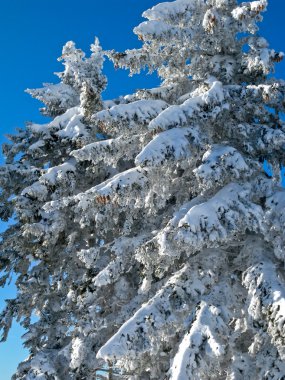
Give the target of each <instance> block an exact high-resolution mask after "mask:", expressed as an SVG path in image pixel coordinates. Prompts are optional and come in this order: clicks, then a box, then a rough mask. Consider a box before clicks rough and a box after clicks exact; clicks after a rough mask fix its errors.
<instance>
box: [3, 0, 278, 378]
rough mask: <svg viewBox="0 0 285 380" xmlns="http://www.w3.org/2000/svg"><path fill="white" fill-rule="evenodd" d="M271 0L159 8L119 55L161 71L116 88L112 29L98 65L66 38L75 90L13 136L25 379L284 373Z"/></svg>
mask: <svg viewBox="0 0 285 380" xmlns="http://www.w3.org/2000/svg"><path fill="white" fill-rule="evenodd" d="M266 6H267V2H266V0H260V1H253V2H244V3H238V2H237V1H236V0H176V1H172V2H165V3H161V4H158V5H157V6H155V7H154V8H152V9H150V10H148V11H146V12H145V13H144V17H146V18H147V19H148V21H146V22H143V23H142V24H140V25H139V26H138V27H137V28H135V33H136V34H137V35H138V36H139V38H140V39H141V40H142V48H141V49H135V50H127V51H126V52H124V53H118V52H115V51H110V52H107V55H108V56H109V57H110V58H111V59H112V60H113V61H114V63H115V65H116V66H117V67H124V68H128V69H130V71H131V74H133V73H139V72H140V70H141V69H144V68H147V69H148V70H149V71H150V72H151V71H153V70H157V72H158V74H159V75H160V77H161V78H162V84H161V86H160V87H158V88H155V89H149V90H140V91H138V92H136V93H135V94H132V95H128V96H125V97H124V98H120V99H119V100H115V101H111V102H110V101H106V102H102V101H101V91H102V89H103V88H104V85H105V80H103V79H102V78H103V77H102V74H101V67H102V55H101V54H102V52H101V50H100V48H99V47H98V45H96V46H97V48H96V49H95V48H94V49H95V50H96V54H97V52H98V56H97V57H98V59H97V58H96V59H95V60H94V64H95V66H93V61H92V64H91V63H90V64H91V66H92V69H90V66H89V61H88V60H83V56H82V52H80V51H77V50H76V49H75V48H74V45H73V44H71V43H68V44H67V45H66V47H65V48H64V59H65V60H66V66H65V68H66V70H65V72H64V74H62V76H61V79H62V81H63V84H65V85H68V86H70V87H71V88H72V89H73V90H74V91H75V92H76V94H79V97H77V100H76V104H72V106H73V105H74V106H76V107H74V108H71V109H67V110H66V112H65V113H64V114H63V115H61V116H58V117H56V118H55V119H54V120H53V121H52V122H51V123H49V124H47V125H45V126H35V125H30V126H28V127H27V129H26V130H24V131H21V132H20V133H19V134H18V135H17V136H14V137H12V141H13V144H12V145H10V146H9V147H6V148H5V152H6V155H7V164H6V166H4V167H3V168H2V173H3V175H2V183H1V184H2V189H3V190H2V194H1V197H2V198H1V200H2V207H1V210H3V212H2V214H1V215H2V218H3V219H5V218H6V219H7V218H8V217H10V216H12V215H13V213H14V212H15V219H16V221H17V223H16V224H15V225H13V226H11V227H10V228H9V229H8V230H7V232H5V233H4V235H3V240H2V243H1V245H2V247H1V248H2V255H1V266H2V267H1V268H2V269H3V271H4V273H5V274H4V277H3V280H2V282H3V284H4V283H5V281H6V280H7V278H8V277H7V278H6V277H5V276H9V273H10V272H11V271H14V272H15V273H16V274H17V275H18V279H17V286H18V295H17V298H16V299H15V300H10V301H8V304H7V308H6V310H5V311H4V312H3V314H2V322H1V324H2V327H3V329H4V330H3V331H4V338H5V337H6V335H7V333H8V330H9V327H10V325H11V321H12V319H13V318H17V319H19V320H22V323H23V325H24V327H26V328H27V334H26V335H25V337H24V338H25V342H26V345H27V347H29V348H30V351H31V355H30V357H29V359H28V360H27V361H25V362H24V363H22V364H21V365H20V366H19V368H18V372H17V374H16V375H15V376H14V379H22V380H24V379H25V380H31V379H38V378H41V379H46V380H56V379H57V380H58V379H78V380H79V379H95V378H96V372H97V371H96V369H97V368H98V367H101V368H103V369H104V368H107V367H110V368H112V367H113V366H114V367H116V370H114V376H115V373H116V371H120V372H121V374H120V375H119V378H128V379H130V380H148V379H155V380H162V379H170V380H187V379H191V380H195V379H197V380H198V379H199V380H200V379H219V380H220V379H226V380H244V379H256V380H259V379H274V380H281V379H282V378H283V377H284V374H285V362H284V360H285V350H284V342H285V328H284V326H285V324H284V321H285V319H284V318H285V314H284V313H285V290H284V280H283V276H284V258H285V256H284V253H285V252H284V242H285V235H284V227H285V225H284V224H285V213H284V206H285V193H284V190H283V189H282V188H281V186H280V165H281V164H283V163H284V147H285V124H284V121H282V118H281V113H282V112H284V111H285V101H284V96H285V82H284V81H281V80H276V79H274V78H272V77H270V78H269V77H268V74H271V73H272V72H273V70H274V63H275V62H279V61H280V60H281V59H282V58H283V54H282V53H277V52H275V51H274V50H271V49H269V47H268V44H267V42H266V40H265V39H264V38H262V37H260V36H259V35H258V28H257V25H256V23H257V22H259V21H261V20H262V16H261V14H262V12H263V11H265V10H266ZM90 59H91V58H90ZM86 61H88V63H86ZM82 62H83V63H82ZM78 67H80V69H78ZM82 67H83V68H84V69H82V70H81V68H82ZM85 67H86V70H85ZM82 72H83V74H82V75H81V73H82ZM76 73H77V74H76ZM78 73H80V75H79V74H78ZM59 97H60V98H61V95H60V96H59ZM60 104H61V103H60ZM59 109H61V106H59ZM59 113H61V111H59ZM18 153H21V157H20V159H18V160H17V159H16V158H14V157H17V154H18ZM265 159H266V160H267V161H268V162H269V163H270V164H271V166H272V177H270V176H268V175H267V174H266V173H265V172H264V171H263V162H264V160H265ZM11 177H12V181H10V178H11ZM19 178H23V180H21V181H20V180H19ZM11 198H13V199H11ZM32 313H35V314H36V315H37V320H36V321H32V320H31V316H32ZM100 376H103V375H100ZM110 376H111V374H110Z"/></svg>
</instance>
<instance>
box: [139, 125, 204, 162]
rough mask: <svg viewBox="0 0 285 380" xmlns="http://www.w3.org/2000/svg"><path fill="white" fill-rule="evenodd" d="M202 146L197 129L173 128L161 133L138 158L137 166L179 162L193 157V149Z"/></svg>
mask: <svg viewBox="0 0 285 380" xmlns="http://www.w3.org/2000/svg"><path fill="white" fill-rule="evenodd" d="M200 145H201V137H200V131H199V128H197V127H189V128H173V129H171V130H169V131H164V132H161V133H159V134H158V135H157V136H155V137H154V139H153V140H152V141H151V142H150V143H148V144H147V145H146V147H145V148H144V149H143V150H142V151H141V153H140V154H139V155H138V156H137V157H136V161H135V163H136V165H140V166H148V167H152V166H160V165H163V164H164V162H167V161H178V160H182V159H187V158H190V157H191V156H192V153H191V149H193V148H195V147H196V148H197V147H199V146H200Z"/></svg>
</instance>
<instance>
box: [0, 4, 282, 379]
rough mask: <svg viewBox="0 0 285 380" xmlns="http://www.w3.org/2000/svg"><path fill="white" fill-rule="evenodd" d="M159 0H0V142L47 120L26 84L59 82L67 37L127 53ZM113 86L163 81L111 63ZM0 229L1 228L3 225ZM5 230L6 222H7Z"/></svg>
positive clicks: (278, 33) (0, 357) (5, 361)
mask: <svg viewBox="0 0 285 380" xmlns="http://www.w3.org/2000/svg"><path fill="white" fill-rule="evenodd" d="M158 2H159V1H155V0H144V1H141V0H108V1H107V0H105V1H103V0H80V1H79V0H40V1H39V0H1V1H0V44H1V59H0V83H1V95H0V97H1V99H0V110H1V121H0V128H1V133H0V142H3V141H4V138H3V136H4V134H5V133H12V132H13V131H14V129H15V127H22V126H24V123H25V122H26V121H34V122H44V120H45V119H44V118H43V117H41V116H40V114H39V112H38V108H39V106H40V105H39V103H38V102H37V101H35V100H33V99H32V98H30V96H29V95H27V94H25V93H24V90H25V89H26V88H28V87H29V88H36V87H40V86H41V83H42V82H55V81H57V78H56V77H55V76H54V75H53V72H55V71H61V69H62V68H61V64H60V63H59V62H57V57H59V56H60V55H61V48H62V46H63V45H64V43H65V42H66V41H68V40H73V41H75V42H76V44H77V46H78V47H79V48H81V49H83V50H85V51H86V52H88V50H89V45H90V44H91V43H92V42H93V40H94V36H95V35H97V36H98V37H99V39H100V41H101V44H102V45H103V47H104V48H105V49H116V50H119V51H123V50H124V49H126V48H133V47H138V46H140V43H139V42H138V41H137V38H136V36H135V35H134V34H133V33H132V29H133V27H134V26H136V25H137V24H138V23H139V22H141V21H142V18H141V13H142V12H143V10H145V9H147V8H149V7H151V6H153V5H155V4H157V3H158ZM269 4H270V5H269V10H268V12H267V14H265V19H264V22H263V24H262V25H261V34H262V35H263V36H265V37H266V38H267V39H268V40H269V42H270V43H271V46H272V47H273V48H274V49H275V50H283V51H285V31H284V26H283V25H284V20H283V19H284V14H285V1H284V0H269ZM105 72H106V74H107V76H108V80H109V85H108V89H107V91H106V92H105V94H104V97H105V98H109V97H110V98H111V97H116V96H118V95H122V94H127V93H130V92H132V91H134V90H135V89H136V88H142V87H144V88H145V87H151V86H152V85H155V84H156V83H158V80H157V78H156V76H155V75H154V76H146V75H140V76H135V77H132V78H129V77H128V74H127V72H125V71H120V70H117V71H115V70H114V69H113V68H112V65H111V64H110V63H109V62H106V65H105ZM276 76H277V77H283V78H285V62H283V63H281V64H279V65H278V68H277V72H276ZM0 228H1V226H0ZM2 228H3V226H2ZM13 291H14V290H13V287H10V289H7V290H0V307H2V306H3V300H4V299H5V298H9V297H11V296H12V295H13ZM21 333H22V331H21V329H20V328H19V327H18V326H17V325H15V326H14V327H13V329H12V332H11V334H10V337H9V339H8V342H7V343H5V344H2V345H0V380H9V379H10V378H11V375H12V373H13V372H14V371H15V369H16V366H17V363H18V362H19V361H21V360H23V359H24V358H25V356H26V353H25V352H24V350H23V349H22V348H21V341H20V335H21Z"/></svg>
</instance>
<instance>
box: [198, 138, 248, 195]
mask: <svg viewBox="0 0 285 380" xmlns="http://www.w3.org/2000/svg"><path fill="white" fill-rule="evenodd" d="M194 173H195V176H196V178H197V179H198V181H199V183H200V185H201V187H202V188H203V189H209V188H212V187H213V186H216V185H217V184H223V183H225V182H226V180H227V178H231V179H233V178H235V179H239V178H240V177H241V176H242V175H244V174H245V173H247V175H249V174H250V169H249V167H248V165H247V164H246V162H245V160H244V158H243V157H242V155H241V154H240V153H239V152H238V151H237V150H236V149H235V148H232V147H230V146H227V145H218V144H214V145H213V146H211V147H210V149H208V150H207V152H206V153H205V154H204V156H203V158H202V164H201V165H200V166H199V167H198V168H197V169H195V170H194Z"/></svg>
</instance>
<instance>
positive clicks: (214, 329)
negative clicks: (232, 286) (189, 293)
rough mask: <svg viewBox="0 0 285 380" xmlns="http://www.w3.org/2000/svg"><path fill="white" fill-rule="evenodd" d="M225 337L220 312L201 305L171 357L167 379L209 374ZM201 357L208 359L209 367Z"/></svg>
mask: <svg viewBox="0 0 285 380" xmlns="http://www.w3.org/2000/svg"><path fill="white" fill-rule="evenodd" d="M228 335H229V331H228V327H227V325H226V324H225V322H224V320H223V316H222V313H221V310H220V309H219V308H217V307H216V306H214V305H211V304H208V303H207V302H205V301H202V302H201V303H200V304H199V305H198V307H197V309H196V313H195V317H194V322H193V323H192V326H191V328H190V331H189V332H188V333H187V334H186V335H185V336H184V338H183V340H182V342H181V344H180V346H179V349H178V352H177V354H176V355H175V357H174V360H173V363H172V366H171V369H170V373H171V377H170V379H171V380H186V379H201V378H202V377H201V375H202V376H203V375H204V376H207V373H212V371H213V369H214V366H215V362H216V361H217V358H219V357H221V356H223V355H225V337H226V336H228ZM204 355H205V356H208V357H210V358H211V360H212V362H213V363H212V366H211V365H208V364H207V362H206V361H205V359H204V358H203V356H204ZM216 365H217V364H216Z"/></svg>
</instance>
